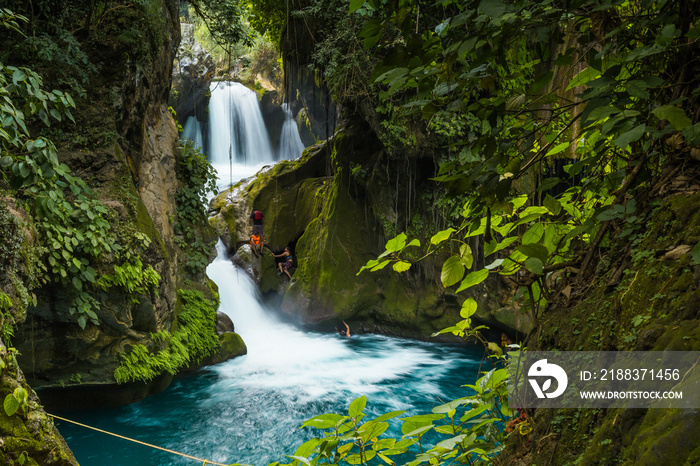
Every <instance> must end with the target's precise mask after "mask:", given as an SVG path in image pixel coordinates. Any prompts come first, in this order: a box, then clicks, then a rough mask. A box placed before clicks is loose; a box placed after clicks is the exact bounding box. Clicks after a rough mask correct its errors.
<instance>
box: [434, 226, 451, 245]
mask: <svg viewBox="0 0 700 466" xmlns="http://www.w3.org/2000/svg"><path fill="white" fill-rule="evenodd" d="M455 231H456V230H455V229H454V228H448V229H447V230H442V231H438V232H437V233H435V234H434V235H433V237H432V238H430V244H440V243H442V242H443V241H446V240H447V239H448V238H449V237H450V235H451V234H452V233H454V232H455Z"/></svg>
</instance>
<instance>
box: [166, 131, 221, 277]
mask: <svg viewBox="0 0 700 466" xmlns="http://www.w3.org/2000/svg"><path fill="white" fill-rule="evenodd" d="M177 177H178V179H179V180H180V181H182V182H183V185H182V187H181V188H180V189H178V191H177V193H176V194H175V201H176V202H177V214H178V218H177V222H176V223H175V225H174V230H175V233H176V234H177V235H178V236H177V237H176V242H177V244H178V245H179V246H180V247H181V248H183V249H184V250H185V251H186V252H187V261H186V263H185V267H186V268H187V270H188V272H190V273H191V274H193V275H197V274H201V273H202V272H203V271H204V268H205V267H206V266H207V264H208V263H209V253H210V251H211V242H210V241H208V240H207V239H206V238H205V237H204V234H203V229H205V228H206V226H207V206H208V202H207V199H208V196H209V195H210V194H212V193H213V194H216V193H217V192H218V190H217V187H216V170H214V168H213V167H212V165H211V163H209V161H208V160H207V158H206V157H205V156H204V155H202V153H201V152H200V151H199V149H195V148H194V147H193V144H192V141H189V140H185V141H184V142H183V145H182V147H181V151H180V164H179V170H178V173H177Z"/></svg>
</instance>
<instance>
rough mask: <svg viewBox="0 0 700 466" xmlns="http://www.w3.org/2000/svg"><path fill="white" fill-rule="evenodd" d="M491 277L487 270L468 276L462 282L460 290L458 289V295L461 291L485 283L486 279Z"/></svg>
mask: <svg viewBox="0 0 700 466" xmlns="http://www.w3.org/2000/svg"><path fill="white" fill-rule="evenodd" d="M488 276H489V271H488V270H486V269H481V270H477V271H475V272H472V273H470V274H469V275H467V276H466V278H465V279H464V280H462V283H461V284H460V285H459V288H457V293H459V292H460V291H463V290H466V289H467V288H470V287H472V286H474V285H478V284H479V283H481V282H483V281H484V280H486V277H488Z"/></svg>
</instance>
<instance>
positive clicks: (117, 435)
mask: <svg viewBox="0 0 700 466" xmlns="http://www.w3.org/2000/svg"><path fill="white" fill-rule="evenodd" d="M46 414H48V415H49V416H51V417H52V418H54V419H58V420H59V421H65V422H70V423H71V424H75V425H76V426H80V427H85V428H86V429H91V430H94V431H97V432H100V433H102V434H107V435H111V436H113V437H117V438H120V439H123V440H128V441H130V442H134V443H138V444H140V445H144V446H147V447H150V448H155V449H156V450H161V451H164V452H167V453H172V454H173V455H179V456H183V457H185V458H189V459H191V460H195V461H199V462H200V463H202V465H203V466H205V465H208V464H213V465H216V466H229V465H228V464H223V463H217V462H215V461H209V460H205V459H204V458H197V457H196V456H192V455H188V454H186V453H181V452H179V451H175V450H169V449H167V448H163V447H159V446H157V445H151V444H150V443H146V442H142V441H141V440H136V439H133V438H129V437H124V436H123V435H119V434H115V433H113V432H107V431H106V430H102V429H98V428H97V427H92V426H88V425H86V424H81V423H80V422H76V421H71V420H70V419H66V418H63V417H60V416H56V415H55V414H50V413H46Z"/></svg>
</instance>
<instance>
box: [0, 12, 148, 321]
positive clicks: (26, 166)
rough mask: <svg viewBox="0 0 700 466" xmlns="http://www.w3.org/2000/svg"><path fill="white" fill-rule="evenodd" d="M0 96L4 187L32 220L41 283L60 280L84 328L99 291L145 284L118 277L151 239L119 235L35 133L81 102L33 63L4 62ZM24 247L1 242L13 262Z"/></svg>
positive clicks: (110, 216) (14, 23) (8, 16)
mask: <svg viewBox="0 0 700 466" xmlns="http://www.w3.org/2000/svg"><path fill="white" fill-rule="evenodd" d="M2 15H3V19H4V21H5V25H6V26H7V27H10V28H11V29H13V30H19V24H18V21H20V22H21V21H26V18H23V17H21V16H18V15H14V14H12V13H9V12H8V11H7V10H3V11H2ZM0 97H2V104H0V121H2V128H1V129H0V187H3V188H5V189H10V190H12V193H13V196H14V197H16V198H17V199H18V200H20V201H21V202H22V203H23V204H24V206H25V209H26V210H27V211H28V212H29V214H30V215H31V217H32V220H33V222H34V227H35V228H36V232H37V235H36V240H37V242H38V245H37V251H39V252H38V254H39V255H40V258H39V259H40V260H38V261H36V262H37V264H38V267H39V268H40V272H42V273H41V275H40V276H39V277H37V279H38V282H39V283H38V284H47V283H54V284H57V285H60V286H61V287H62V289H63V290H64V293H65V294H66V296H67V298H68V299H69V302H70V305H69V311H70V313H71V314H75V315H76V318H77V321H78V323H79V324H80V326H81V327H85V325H86V324H87V322H88V320H89V321H91V322H92V323H93V324H95V325H97V324H98V323H99V322H98V317H97V314H96V310H97V309H98V308H99V306H100V304H99V302H98V300H97V299H96V298H95V293H96V291H97V290H98V289H105V288H106V287H108V286H112V285H119V286H122V287H125V289H127V290H129V289H131V290H135V291H136V292H140V291H141V290H142V288H143V287H142V284H143V283H142V281H140V279H139V277H141V275H138V274H137V275H136V276H134V277H135V278H136V281H135V282H134V283H130V282H129V279H130V278H134V277H130V276H126V275H124V274H121V275H119V271H123V270H126V267H128V266H129V264H134V263H138V264H139V267H141V265H140V264H141V261H140V259H138V257H137V256H138V254H140V253H141V252H142V251H143V250H145V249H147V248H148V246H149V244H150V239H148V238H147V237H146V236H145V235H143V234H142V233H140V232H137V231H133V228H131V229H130V228H124V229H122V230H123V231H121V232H120V233H117V232H116V231H115V229H114V228H113V226H114V225H115V224H116V223H117V221H116V213H115V212H114V211H112V210H111V209H109V208H108V207H106V206H105V205H104V204H103V203H102V202H101V201H100V200H98V199H97V196H96V195H95V193H94V192H93V191H92V189H91V188H90V187H89V186H88V185H87V183H85V181H83V180H82V179H81V178H79V177H76V176H74V175H73V174H72V173H71V170H70V169H69V167H68V166H67V165H65V164H63V163H61V162H60V161H59V160H58V151H57V149H56V147H55V145H54V144H53V143H52V142H51V141H50V140H49V139H47V138H45V137H37V138H33V136H32V131H31V130H30V128H32V127H36V126H38V125H41V124H42V123H43V125H45V126H49V125H51V123H52V122H57V121H58V122H60V121H63V120H64V119H65V118H68V119H69V120H71V121H72V120H73V116H72V113H71V109H72V108H74V107H75V103H74V102H73V99H72V98H71V97H70V95H68V94H66V93H64V92H62V91H59V90H53V91H46V90H44V89H43V80H42V78H41V76H39V75H38V74H37V73H36V72H34V71H32V70H30V69H28V68H23V67H14V66H5V65H3V64H1V63H0ZM5 223H6V222H5ZM15 230H17V228H15ZM15 236H16V235H15ZM7 239H8V241H9V240H10V236H8V237H7ZM20 245H21V243H20V242H19V241H17V239H15V240H14V246H7V245H5V242H3V250H4V249H7V248H11V247H14V249H15V250H14V252H12V251H9V252H7V254H9V255H8V257H7V259H8V261H9V262H8V263H9V264H10V265H13V263H16V262H17V261H18V257H17V254H18V248H20V247H21V246H20ZM134 254H135V255H134ZM10 256H11V257H10ZM108 258H109V260H108ZM112 261H113V262H116V263H117V264H118V263H119V262H120V261H124V264H123V265H121V266H120V265H117V266H116V267H115V274H114V276H113V277H115V280H116V281H115V280H112V279H111V278H110V276H107V277H105V279H104V280H103V281H102V282H100V283H99V284H98V283H97V280H98V272H97V269H98V268H99V264H102V263H105V262H112ZM134 261H136V262H134ZM153 274H155V272H154V271H153V270H152V269H151V268H150V266H149V268H148V269H147V270H146V275H145V277H146V280H148V283H149V286H151V285H152V284H153V283H154V281H155V283H156V284H157V280H156V279H155V277H156V276H157V274H155V276H154V275H153ZM22 288H24V287H22ZM25 291H26V289H25Z"/></svg>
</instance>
